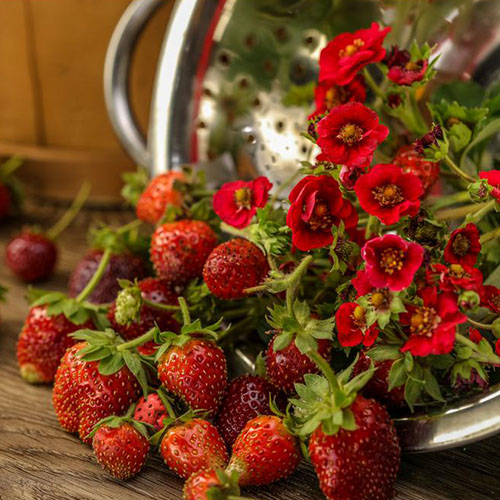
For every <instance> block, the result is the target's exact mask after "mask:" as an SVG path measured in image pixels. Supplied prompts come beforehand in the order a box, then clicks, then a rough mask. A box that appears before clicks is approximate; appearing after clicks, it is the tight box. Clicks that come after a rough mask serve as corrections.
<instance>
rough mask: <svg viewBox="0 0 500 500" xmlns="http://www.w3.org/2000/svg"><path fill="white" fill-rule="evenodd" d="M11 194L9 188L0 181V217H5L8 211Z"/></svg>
mask: <svg viewBox="0 0 500 500" xmlns="http://www.w3.org/2000/svg"><path fill="white" fill-rule="evenodd" d="M11 204H12V196H11V194H10V191H9V188H8V187H7V186H6V185H5V184H3V183H2V182H0V219H3V218H4V217H6V216H7V215H8V214H9V212H10V207H11Z"/></svg>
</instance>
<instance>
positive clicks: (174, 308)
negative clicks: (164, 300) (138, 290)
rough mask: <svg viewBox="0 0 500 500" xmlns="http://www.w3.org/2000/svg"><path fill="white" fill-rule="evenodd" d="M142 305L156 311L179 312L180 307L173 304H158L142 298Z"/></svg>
mask: <svg viewBox="0 0 500 500" xmlns="http://www.w3.org/2000/svg"><path fill="white" fill-rule="evenodd" d="M142 303H143V304H144V305H146V306H148V307H151V309H157V310H158V311H180V310H181V307H180V306H176V305H173V304H161V303H160V302H152V301H151V300H148V299H145V298H144V297H143V298H142Z"/></svg>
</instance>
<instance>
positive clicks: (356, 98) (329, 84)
mask: <svg viewBox="0 0 500 500" xmlns="http://www.w3.org/2000/svg"><path fill="white" fill-rule="evenodd" d="M314 100H315V103H316V111H315V113H324V112H325V111H327V110H329V109H331V108H334V107H336V106H338V105H340V104H345V103H346V102H365V100H366V87H365V79H364V78H363V77H362V76H361V75H357V76H356V78H354V80H353V81H352V82H350V83H349V84H347V85H337V84H336V83H335V82H333V81H331V80H323V81H320V82H319V83H318V85H317V86H316V89H315V90H314Z"/></svg>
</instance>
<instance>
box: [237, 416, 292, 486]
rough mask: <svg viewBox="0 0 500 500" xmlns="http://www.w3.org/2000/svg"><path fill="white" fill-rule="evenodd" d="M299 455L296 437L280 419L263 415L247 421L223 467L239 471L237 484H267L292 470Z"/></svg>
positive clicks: (285, 475)
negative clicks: (226, 464) (225, 465)
mask: <svg viewBox="0 0 500 500" xmlns="http://www.w3.org/2000/svg"><path fill="white" fill-rule="evenodd" d="M300 457H301V454H300V448H299V441H298V439H297V438H296V437H295V436H293V435H292V434H291V433H290V431H289V430H288V429H287V428H286V427H285V425H284V423H283V421H282V419H281V418H279V417H277V416H275V415H272V416H266V415H265V416H260V417H256V418H254V419H252V420H250V421H249V422H247V424H246V425H245V427H244V428H243V430H242V431H241V433H240V435H239V436H238V438H237V439H236V441H235V443H234V445H233V454H232V456H231V459H230V461H229V465H228V467H227V471H228V472H232V471H236V472H237V473H238V474H239V480H238V481H239V485H240V486H251V485H255V486H258V485H261V484H269V483H272V482H274V481H278V480H280V479H283V478H284V477H287V476H289V475H290V474H292V473H293V472H294V470H295V469H296V468H297V465H298V464H299V462H300Z"/></svg>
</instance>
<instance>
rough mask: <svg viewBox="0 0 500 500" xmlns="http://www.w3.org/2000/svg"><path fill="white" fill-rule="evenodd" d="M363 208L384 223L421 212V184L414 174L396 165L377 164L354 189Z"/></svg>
mask: <svg viewBox="0 0 500 500" xmlns="http://www.w3.org/2000/svg"><path fill="white" fill-rule="evenodd" d="M354 192H355V193H356V196H357V197H358V200H359V204H360V205H361V208H362V209H363V210H365V211H366V212H368V213H369V214H370V215H374V216H375V217H378V218H379V219H380V221H381V222H382V223H383V224H386V225H390V224H395V223H396V222H398V221H399V219H401V217H403V216H404V215H411V216H413V215H416V214H417V213H418V211H419V209H420V200H419V197H420V196H422V193H423V190H422V183H421V182H420V179H419V178H418V177H417V176H416V175H413V174H404V173H403V172H402V170H401V169H400V168H399V167H397V166H396V165H390V164H389V165H375V166H374V167H373V168H372V169H371V170H370V172H369V173H367V174H365V175H362V176H361V177H360V178H359V179H358V180H357V181H356V184H355V186H354Z"/></svg>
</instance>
